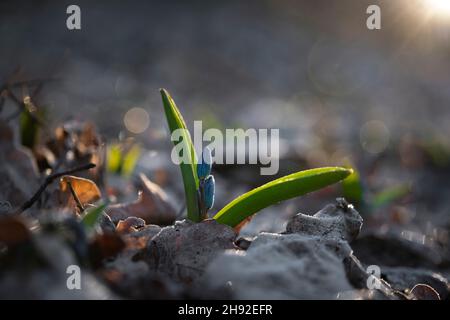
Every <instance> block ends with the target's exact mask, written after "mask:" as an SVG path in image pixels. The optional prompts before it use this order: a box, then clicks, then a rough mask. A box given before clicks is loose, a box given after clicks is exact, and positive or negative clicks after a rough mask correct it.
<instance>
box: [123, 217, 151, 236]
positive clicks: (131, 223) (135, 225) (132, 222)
mask: <svg viewBox="0 0 450 320" xmlns="http://www.w3.org/2000/svg"><path fill="white" fill-rule="evenodd" d="M144 226H145V221H144V220H143V219H141V218H137V217H128V218H126V219H125V220H120V221H119V223H117V227H116V231H117V232H118V233H121V234H124V233H130V232H134V231H137V230H138V229H139V228H142V227H144Z"/></svg>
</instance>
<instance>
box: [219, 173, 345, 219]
mask: <svg viewBox="0 0 450 320" xmlns="http://www.w3.org/2000/svg"><path fill="white" fill-rule="evenodd" d="M351 173H352V170H351V169H346V168H340V167H326V168H317V169H311V170H305V171H300V172H296V173H293V174H290V175H287V176H285V177H282V178H279V179H276V180H274V181H271V182H269V183H266V184H264V185H262V186H260V187H258V188H256V189H253V190H251V191H249V192H247V193H245V194H243V195H241V196H239V197H238V198H236V199H234V200H233V201H231V202H230V203H229V204H227V205H226V206H225V207H224V208H223V209H221V210H220V211H219V212H218V213H217V214H216V215H215V216H214V219H216V220H217V222H220V223H222V224H226V225H229V226H231V227H235V226H237V225H238V224H239V223H240V222H242V221H243V220H244V219H246V218H247V217H249V216H251V215H253V214H254V213H256V212H258V211H260V210H261V209H264V208H266V207H268V206H270V205H273V204H276V203H278V202H280V201H283V200H287V199H290V198H294V197H298V196H301V195H304V194H307V193H309V192H312V191H316V190H319V189H321V188H323V187H326V186H328V185H330V184H333V183H336V182H338V181H340V180H342V179H345V178H346V177H347V176H348V175H350V174H351Z"/></svg>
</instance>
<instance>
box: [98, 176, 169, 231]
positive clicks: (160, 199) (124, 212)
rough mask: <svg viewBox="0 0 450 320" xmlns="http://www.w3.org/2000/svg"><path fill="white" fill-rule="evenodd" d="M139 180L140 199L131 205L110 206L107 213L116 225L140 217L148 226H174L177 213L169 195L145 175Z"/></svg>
mask: <svg viewBox="0 0 450 320" xmlns="http://www.w3.org/2000/svg"><path fill="white" fill-rule="evenodd" d="M139 178H140V182H139V187H140V189H141V192H139V195H138V199H137V200H136V201H134V202H131V203H125V204H117V205H112V206H109V207H108V209H107V210H106V213H107V214H108V215H109V216H110V217H111V219H112V220H113V222H115V223H117V222H118V221H119V220H125V219H126V218H128V217H138V218H141V219H144V221H145V222H146V223H147V224H157V225H170V224H172V223H173V222H174V221H175V219H176V213H175V209H174V208H173V206H172V205H171V204H170V202H169V198H168V196H167V194H166V193H165V192H164V190H163V189H161V188H160V187H159V186H158V185H157V184H155V183H153V182H151V181H150V180H149V179H148V178H147V177H146V176H145V175H144V174H140V176H139Z"/></svg>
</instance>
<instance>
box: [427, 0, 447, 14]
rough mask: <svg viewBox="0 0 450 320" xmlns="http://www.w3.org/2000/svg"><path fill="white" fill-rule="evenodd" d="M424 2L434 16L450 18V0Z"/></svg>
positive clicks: (428, 0)
mask: <svg viewBox="0 0 450 320" xmlns="http://www.w3.org/2000/svg"><path fill="white" fill-rule="evenodd" d="M424 2H425V5H427V7H428V8H429V9H430V10H431V11H432V12H433V13H434V14H442V15H449V16H450V0H424Z"/></svg>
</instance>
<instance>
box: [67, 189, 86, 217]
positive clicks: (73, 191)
mask: <svg viewBox="0 0 450 320" xmlns="http://www.w3.org/2000/svg"><path fill="white" fill-rule="evenodd" d="M67 185H68V186H69V190H70V193H71V194H72V197H73V199H74V200H75V202H76V204H77V207H78V209H79V210H80V213H83V212H84V207H83V204H82V203H81V201H80V198H78V195H77V193H76V192H75V190H74V189H73V186H72V182H70V181H67Z"/></svg>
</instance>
